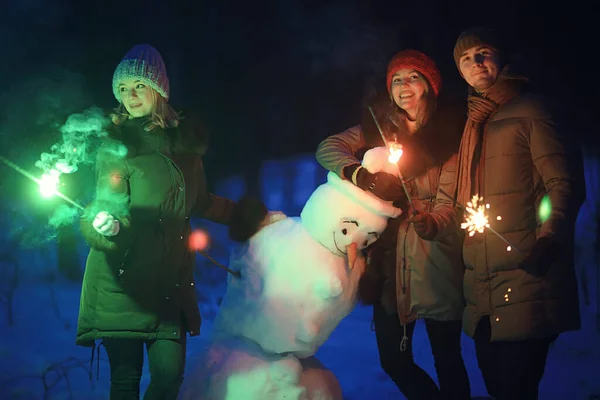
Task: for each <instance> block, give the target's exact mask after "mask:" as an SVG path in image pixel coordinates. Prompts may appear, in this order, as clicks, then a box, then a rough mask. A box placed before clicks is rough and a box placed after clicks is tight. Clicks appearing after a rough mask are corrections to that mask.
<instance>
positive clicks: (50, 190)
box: [0, 156, 85, 211]
mask: <svg viewBox="0 0 600 400" xmlns="http://www.w3.org/2000/svg"><path fill="white" fill-rule="evenodd" d="M0 161H2V162H3V163H4V164H6V165H7V166H9V167H10V168H12V169H14V170H15V171H17V172H18V173H20V174H21V175H23V176H24V177H26V178H28V179H29V180H31V181H33V182H35V183H37V184H38V186H39V187H40V192H41V193H42V196H44V197H50V196H52V195H56V196H58V197H60V198H61V199H63V200H65V201H66V202H68V203H69V204H71V205H73V206H75V207H77V208H78V209H80V210H81V211H84V210H85V208H84V207H83V206H82V205H81V204H79V203H77V202H76V201H75V200H73V199H70V198H69V197H67V196H65V195H64V194H62V193H61V192H60V191H59V190H58V188H57V186H58V177H59V175H60V172H59V171H57V170H51V171H50V172H49V173H45V174H43V175H42V176H41V177H40V178H37V177H35V176H34V175H32V174H30V173H29V172H27V171H25V170H24V169H23V168H21V167H19V166H18V165H17V164H15V163H13V162H12V161H10V160H8V159H7V158H5V157H2V156H0Z"/></svg>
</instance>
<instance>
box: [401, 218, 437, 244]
mask: <svg viewBox="0 0 600 400" xmlns="http://www.w3.org/2000/svg"><path fill="white" fill-rule="evenodd" d="M408 222H409V223H412V224H413V227H414V228H415V232H416V233H417V235H419V237H420V238H421V239H423V240H433V238H434V237H435V235H437V233H438V225H437V222H435V219H434V218H433V217H432V216H431V214H429V213H426V212H419V213H417V214H416V215H414V216H413V217H412V218H410V219H409V220H408Z"/></svg>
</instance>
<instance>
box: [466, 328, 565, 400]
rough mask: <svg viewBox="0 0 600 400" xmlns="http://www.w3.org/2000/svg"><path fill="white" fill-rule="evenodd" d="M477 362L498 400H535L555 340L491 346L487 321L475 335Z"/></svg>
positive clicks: (541, 339)
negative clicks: (551, 345)
mask: <svg viewBox="0 0 600 400" xmlns="http://www.w3.org/2000/svg"><path fill="white" fill-rule="evenodd" d="M474 339H475V351H476V353H477V362H478V364H479V369H480V370H481V373H482V375H483V379H484V381H485V386H486V388H487V391H488V393H489V394H490V395H491V396H493V397H494V398H496V399H497V400H508V399H511V400H537V398H538V391H539V385H540V381H541V380H542V377H543V375H544V370H545V368H546V359H547V356H548V350H549V348H550V344H552V342H554V340H556V336H552V337H547V338H536V339H526V340H519V341H511V342H508V341H497V342H490V319H489V317H484V318H482V319H481V320H480V321H479V324H478V325H477V329H476V331H475V337H474Z"/></svg>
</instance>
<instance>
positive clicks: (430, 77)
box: [387, 50, 442, 96]
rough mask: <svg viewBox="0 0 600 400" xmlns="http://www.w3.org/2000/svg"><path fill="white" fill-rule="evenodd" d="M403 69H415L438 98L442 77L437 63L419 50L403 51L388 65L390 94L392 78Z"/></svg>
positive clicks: (388, 88)
mask: <svg viewBox="0 0 600 400" xmlns="http://www.w3.org/2000/svg"><path fill="white" fill-rule="evenodd" d="M402 68H409V69H414V70H415V71H417V72H418V73H420V74H421V75H423V76H424V77H425V79H427V82H429V85H430V86H431V89H432V90H433V93H435V95H436V96H437V95H438V94H439V92H440V89H441V87H442V76H441V74H440V71H439V70H438V68H437V66H436V65H435V62H434V61H433V60H432V59H431V58H429V57H427V56H426V55H425V54H423V53H421V52H420V51H417V50H402V51H400V52H398V53H396V55H394V57H392V60H391V61H390V62H389V63H388V69H387V90H388V92H390V90H391V87H392V78H393V76H394V74H395V73H396V72H398V71H399V70H401V69H402Z"/></svg>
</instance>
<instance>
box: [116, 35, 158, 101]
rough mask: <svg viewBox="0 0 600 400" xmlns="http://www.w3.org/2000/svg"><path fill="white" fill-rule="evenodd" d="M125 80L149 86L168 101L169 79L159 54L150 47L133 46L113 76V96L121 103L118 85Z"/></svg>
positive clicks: (143, 45)
mask: <svg viewBox="0 0 600 400" xmlns="http://www.w3.org/2000/svg"><path fill="white" fill-rule="evenodd" d="M127 79H136V80H139V81H141V82H142V83H144V84H146V85H148V86H150V87H151V88H152V89H154V90H156V92H157V93H158V94H159V95H160V96H161V97H163V98H164V99H166V100H168V99H169V91H170V87H169V78H168V76H167V69H166V67H165V63H164V61H163V59H162V57H161V55H160V53H159V52H158V51H157V50H156V49H155V48H154V47H152V46H150V45H147V44H141V45H136V46H134V47H133V48H132V49H131V50H129V52H127V54H126V55H125V56H124V57H123V59H122V60H121V62H120V63H119V65H117V68H116V69H115V72H114V74H113V80H112V88H113V94H114V96H115V98H116V99H117V101H118V102H121V95H120V91H119V85H120V84H121V83H123V81H125V80H127Z"/></svg>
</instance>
